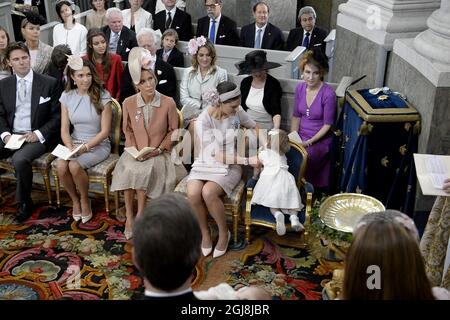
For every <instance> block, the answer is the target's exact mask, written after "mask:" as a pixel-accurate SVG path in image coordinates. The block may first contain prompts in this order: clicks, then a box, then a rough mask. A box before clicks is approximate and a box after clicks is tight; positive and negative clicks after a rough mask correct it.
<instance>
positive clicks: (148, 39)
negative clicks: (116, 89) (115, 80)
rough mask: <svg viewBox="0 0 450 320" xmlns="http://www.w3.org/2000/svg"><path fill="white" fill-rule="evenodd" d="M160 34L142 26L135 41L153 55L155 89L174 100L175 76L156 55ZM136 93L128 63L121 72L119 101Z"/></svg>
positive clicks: (172, 70)
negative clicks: (156, 78) (156, 79)
mask: <svg viewBox="0 0 450 320" xmlns="http://www.w3.org/2000/svg"><path fill="white" fill-rule="evenodd" d="M160 42H161V39H160V36H159V35H157V34H156V32H155V31H153V30H152V29H148V28H142V29H141V31H139V33H138V34H137V43H138V45H139V47H141V48H144V49H147V50H148V51H150V54H151V55H152V56H154V57H155V59H156V62H155V74H156V76H157V77H158V84H157V85H156V90H157V91H158V92H159V93H162V94H163V95H166V96H169V97H171V98H173V99H174V100H175V101H176V99H175V98H176V94H177V78H176V76H175V70H174V69H173V67H172V66H171V65H170V64H168V63H167V62H164V60H162V59H160V58H158V57H156V50H157V49H158V48H159V46H160ZM133 94H136V89H135V88H134V85H133V81H132V80H131V76H130V70H129V69H128V65H127V66H126V67H125V69H124V71H123V74H122V84H121V86H120V102H121V103H122V102H123V100H125V98H128V97H129V96H132V95H133Z"/></svg>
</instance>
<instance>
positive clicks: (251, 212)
mask: <svg viewBox="0 0 450 320" xmlns="http://www.w3.org/2000/svg"><path fill="white" fill-rule="evenodd" d="M289 144H290V146H291V148H290V150H289V151H288V153H286V158H287V163H288V165H289V172H290V173H291V174H292V175H293V176H294V178H295V180H296V181H297V187H298V188H299V190H300V195H301V196H302V202H303V204H304V205H305V206H304V208H303V209H302V210H301V211H300V212H299V214H298V217H299V220H300V222H301V223H303V224H305V222H306V223H307V224H308V223H309V219H310V213H311V204H312V195H313V193H314V188H313V186H312V185H311V184H310V183H309V182H306V180H305V179H304V174H305V169H306V163H307V159H308V154H307V152H306V150H305V149H304V148H303V147H302V146H301V145H299V144H297V143H295V142H292V141H290V142H289ZM256 182H257V180H254V179H253V178H250V179H249V180H248V181H247V186H246V187H247V196H246V205H245V218H244V220H245V240H246V241H247V243H249V242H250V227H251V226H252V225H258V226H264V227H268V228H271V229H273V230H276V221H275V218H274V216H273V215H272V213H271V212H270V209H269V208H267V207H264V206H261V205H252V204H251V200H252V196H253V188H254V187H255V185H256ZM285 225H286V230H287V231H291V230H292V229H291V227H290V225H291V223H290V221H289V217H288V215H285Z"/></svg>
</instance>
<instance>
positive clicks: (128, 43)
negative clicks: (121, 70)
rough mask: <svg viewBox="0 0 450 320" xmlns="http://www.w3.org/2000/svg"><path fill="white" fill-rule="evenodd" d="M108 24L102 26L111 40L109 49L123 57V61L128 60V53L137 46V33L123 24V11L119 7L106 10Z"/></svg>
mask: <svg viewBox="0 0 450 320" xmlns="http://www.w3.org/2000/svg"><path fill="white" fill-rule="evenodd" d="M105 16H106V21H107V23H108V25H107V26H105V27H103V28H102V31H103V32H104V33H105V34H106V39H107V40H108V42H109V49H110V50H111V52H112V53H116V54H118V55H120V56H121V57H122V61H128V53H129V52H130V50H131V49H132V48H134V47H137V42H136V34H135V33H134V32H133V31H131V30H130V29H128V28H127V27H125V26H124V25H123V16H122V11H120V10H119V9H118V8H115V7H114V8H109V9H108V10H106V14H105Z"/></svg>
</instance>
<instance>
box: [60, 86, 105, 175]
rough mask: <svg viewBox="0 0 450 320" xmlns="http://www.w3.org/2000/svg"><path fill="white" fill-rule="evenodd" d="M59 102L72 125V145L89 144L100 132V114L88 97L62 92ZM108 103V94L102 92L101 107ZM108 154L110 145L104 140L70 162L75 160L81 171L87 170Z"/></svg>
mask: <svg viewBox="0 0 450 320" xmlns="http://www.w3.org/2000/svg"><path fill="white" fill-rule="evenodd" d="M59 101H60V102H61V103H62V104H63V105H64V106H65V107H66V108H67V111H68V113H69V120H70V123H71V124H72V125H73V131H72V134H71V137H72V142H73V144H74V145H79V144H82V143H86V142H89V140H91V139H92V138H94V137H95V136H96V135H97V134H98V133H99V132H100V131H101V114H97V111H96V110H95V107H94V105H92V103H91V99H90V97H89V96H88V95H84V96H80V95H78V93H77V91H76V90H71V91H69V92H67V91H64V92H63V93H62V95H61V98H60V99H59ZM108 102H111V96H110V94H109V93H108V92H107V91H102V93H101V103H102V105H106V104H107V103H108ZM110 153H111V143H110V141H109V138H106V139H105V140H103V141H102V142H100V143H99V144H98V145H96V146H95V147H93V148H91V150H90V151H89V152H85V153H83V154H81V155H80V156H79V157H74V158H71V159H70V160H76V161H77V162H78V163H79V164H80V166H81V167H82V168H83V169H88V168H90V167H92V166H95V165H96V164H98V163H100V162H102V161H103V160H105V159H107V158H108V156H109V155H110Z"/></svg>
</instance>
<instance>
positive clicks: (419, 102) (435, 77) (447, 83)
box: [386, 0, 450, 211]
mask: <svg viewBox="0 0 450 320" xmlns="http://www.w3.org/2000/svg"><path fill="white" fill-rule="evenodd" d="M427 26H428V29H427V30H425V31H423V32H421V33H420V34H418V35H417V36H416V37H415V38H410V39H398V40H396V41H395V42H394V48H393V53H392V55H391V57H390V61H389V71H388V73H387V77H386V85H387V86H388V87H390V88H391V89H393V90H395V91H400V92H402V93H404V94H405V95H406V97H407V98H408V100H409V101H410V102H411V104H412V105H413V106H414V107H415V108H416V109H417V110H418V111H419V113H420V115H421V121H422V131H421V134H420V136H419V153H430V154H444V155H448V154H449V151H450V110H449V108H450V0H442V2H441V8H440V9H439V10H436V11H435V12H433V13H432V14H431V16H430V17H429V18H428V20H427ZM418 190H419V191H418V194H417V200H416V210H417V211H421V210H427V211H428V210H429V209H430V208H431V205H432V203H433V201H434V197H424V196H422V193H421V192H420V188H419V189H418Z"/></svg>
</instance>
